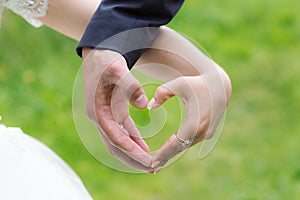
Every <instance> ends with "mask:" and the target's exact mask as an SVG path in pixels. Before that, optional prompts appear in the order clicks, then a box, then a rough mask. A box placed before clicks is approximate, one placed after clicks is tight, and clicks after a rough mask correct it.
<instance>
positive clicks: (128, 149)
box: [83, 48, 152, 172]
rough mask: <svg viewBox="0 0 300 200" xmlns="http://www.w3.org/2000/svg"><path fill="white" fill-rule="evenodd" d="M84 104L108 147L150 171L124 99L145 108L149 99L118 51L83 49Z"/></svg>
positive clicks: (138, 167) (148, 156)
mask: <svg viewBox="0 0 300 200" xmlns="http://www.w3.org/2000/svg"><path fill="white" fill-rule="evenodd" d="M83 75H84V90H85V104H86V112H87V115H88V117H89V118H90V119H91V120H92V122H93V123H94V124H95V126H96V127H97V128H98V130H99V132H100V135H101V137H102V140H103V142H104V144H105V145H106V147H107V149H108V151H109V152H110V153H111V154H112V155H113V156H115V157H117V158H118V159H119V160H121V161H122V162H124V163H126V164H127V165H129V166H131V167H133V168H135V169H138V170H143V171H147V172H152V169H151V168H150V166H151V156H150V155H149V147H148V145H147V144H146V143H145V142H144V140H143V139H142V137H141V135H140V133H139V131H138V130H137V128H136V127H135V124H134V122H133V120H132V119H131V117H130V116H129V112H128V105H127V102H126V100H127V99H128V100H129V102H130V103H131V104H132V105H133V106H135V107H137V108H145V107H146V106H147V104H148V99H147V97H146V95H145V93H144V91H143V89H142V87H141V85H140V83H139V82H138V81H137V80H136V79H135V78H134V77H133V76H132V74H131V73H130V71H129V70H128V68H127V63H126V60H125V59H124V58H123V56H121V55H120V54H119V53H116V52H113V51H109V50H91V49H88V48H84V49H83Z"/></svg>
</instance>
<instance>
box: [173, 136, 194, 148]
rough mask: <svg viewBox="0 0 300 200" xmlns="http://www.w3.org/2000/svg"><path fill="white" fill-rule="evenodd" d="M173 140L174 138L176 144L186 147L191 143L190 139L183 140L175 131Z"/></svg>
mask: <svg viewBox="0 0 300 200" xmlns="http://www.w3.org/2000/svg"><path fill="white" fill-rule="evenodd" d="M175 140H176V142H177V144H179V145H181V146H182V147H184V148H186V147H188V146H189V145H190V144H191V140H189V139H187V140H184V139H182V138H180V137H178V136H177V133H175Z"/></svg>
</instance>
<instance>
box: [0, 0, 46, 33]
mask: <svg viewBox="0 0 300 200" xmlns="http://www.w3.org/2000/svg"><path fill="white" fill-rule="evenodd" d="M47 7H48V1H47V0H0V18H1V14H2V11H3V9H4V8H8V9H10V10H12V11H13V12H15V13H16V14H18V15H20V16H21V17H23V18H24V19H25V20H26V21H27V22H28V23H30V24H31V25H33V26H35V27H40V26H41V25H42V23H41V22H40V21H39V20H38V19H37V18H38V17H43V16H45V15H46V12H47Z"/></svg>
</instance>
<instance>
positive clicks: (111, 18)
mask: <svg viewBox="0 0 300 200" xmlns="http://www.w3.org/2000/svg"><path fill="white" fill-rule="evenodd" d="M183 1H184V0H131V1H129V0H103V1H102V2H101V4H100V6H99V7H98V9H97V10H96V12H95V13H94V15H93V17H92V18H91V20H90V22H89V24H88V26H87V28H86V30H85V33H84V35H83V37H82V38H81V40H80V42H79V44H78V46H77V48H76V51H77V54H78V55H79V56H81V55H82V48H83V47H89V48H97V49H109V50H113V51H116V52H119V53H121V54H122V55H123V56H124V57H125V59H126V61H127V64H128V67H129V68H131V67H132V66H133V65H134V63H135V62H136V61H137V60H138V58H139V57H140V56H141V54H142V53H143V51H144V49H145V48H147V46H149V45H150V44H151V43H152V42H153V41H154V39H155V37H156V35H157V34H158V31H159V28H158V27H159V26H161V25H165V24H167V23H168V22H170V20H171V19H172V18H173V17H174V16H175V14H176V13H177V11H178V10H179V8H180V7H181V6H182V3H183ZM136 28H142V29H138V31H129V30H132V29H136ZM124 31H127V32H126V34H121V36H120V37H116V35H117V34H118V33H121V32H124ZM112 36H114V37H113V38H112V39H111V37H112ZM108 38H110V39H109V40H106V39H108ZM137 43H143V45H142V46H143V47H142V48H141V47H140V44H137ZM135 47H137V48H139V49H135Z"/></svg>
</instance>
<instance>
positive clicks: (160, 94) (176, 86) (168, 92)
mask: <svg viewBox="0 0 300 200" xmlns="http://www.w3.org/2000/svg"><path fill="white" fill-rule="evenodd" d="M186 86H188V83H187V82H186V80H185V78H184V77H179V78H176V79H174V80H172V81H170V82H167V83H165V84H163V85H161V86H159V87H158V88H157V89H156V91H155V94H154V97H153V98H152V99H151V100H150V102H149V104H148V105H147V108H148V109H149V110H151V109H153V108H157V107H159V106H160V105H162V104H163V103H164V102H165V101H167V100H168V99H170V98H171V97H173V96H175V95H176V96H181V97H183V98H184V97H185V93H188V92H186V90H187V89H186V88H188V87H186Z"/></svg>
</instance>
